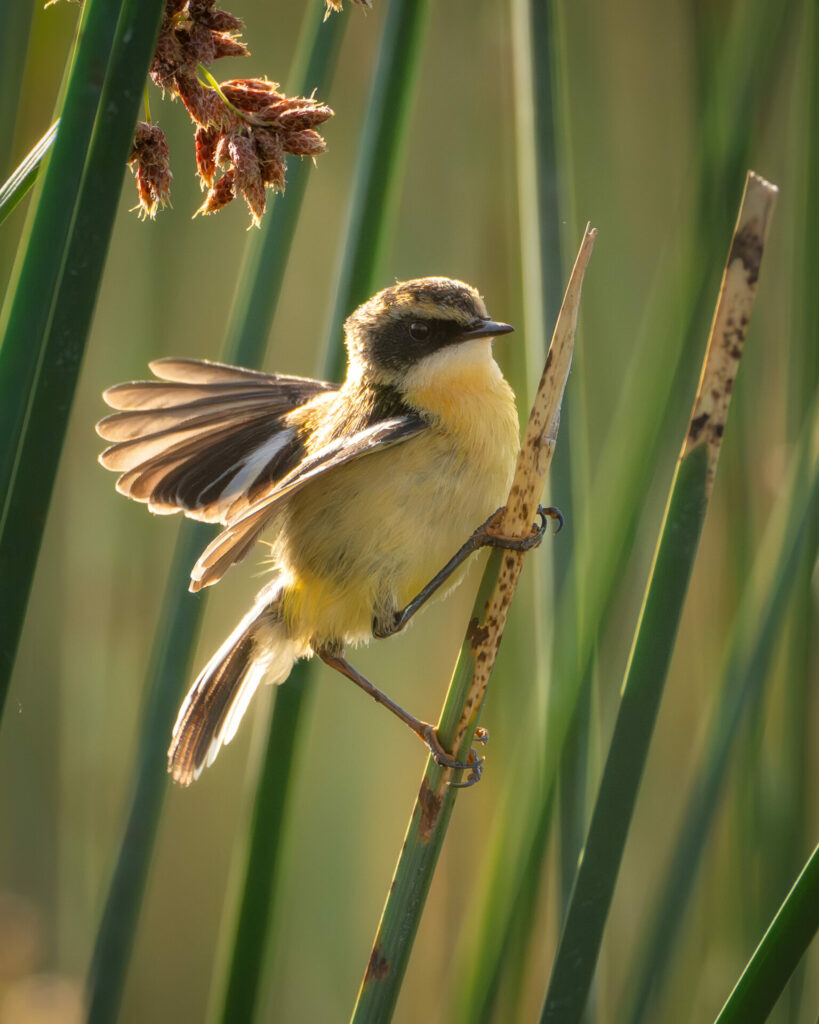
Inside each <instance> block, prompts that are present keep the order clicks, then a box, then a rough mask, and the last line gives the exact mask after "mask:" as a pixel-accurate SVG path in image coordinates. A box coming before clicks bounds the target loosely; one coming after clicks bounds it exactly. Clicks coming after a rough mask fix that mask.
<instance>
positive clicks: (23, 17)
mask: <svg viewBox="0 0 819 1024" xmlns="http://www.w3.org/2000/svg"><path fill="white" fill-rule="evenodd" d="M33 14H34V4H5V5H4V10H3V34H2V35H0V174H7V173H8V167H9V166H10V164H11V158H12V145H13V142H14V129H15V126H16V124H17V118H18V114H19V104H18V99H19V95H20V84H21V81H22V78H23V72H24V70H25V66H26V56H27V53H28V40H29V35H30V33H31V19H32V16H33Z"/></svg>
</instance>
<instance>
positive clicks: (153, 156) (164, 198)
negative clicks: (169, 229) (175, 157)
mask: <svg viewBox="0 0 819 1024" xmlns="http://www.w3.org/2000/svg"><path fill="white" fill-rule="evenodd" d="M128 163H129V164H130V165H131V169H132V170H133V172H134V174H135V175H136V186H137V193H138V195H139V207H138V209H139V212H140V216H141V217H142V218H143V219H144V218H145V217H150V218H151V219H153V218H154V217H155V216H156V211H157V207H162V206H165V205H166V203H168V202H169V201H170V200H169V196H170V191H171V178H172V177H173V175H172V174H171V167H170V161H169V160H168V143H167V140H166V139H165V133H164V132H163V131H162V129H161V128H160V127H159V126H158V125H155V124H148V122H147V121H138V122H137V126H136V132H135V133H134V145H133V149H132V150H131V155H130V157H129V158H128Z"/></svg>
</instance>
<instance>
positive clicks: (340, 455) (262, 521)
mask: <svg viewBox="0 0 819 1024" xmlns="http://www.w3.org/2000/svg"><path fill="white" fill-rule="evenodd" d="M427 426H428V424H427V423H426V421H425V420H423V419H422V418H421V417H420V416H416V415H414V414H413V413H406V414H403V415H400V416H393V417H391V418H390V419H386V420H381V421H379V422H378V423H375V424H373V425H372V426H369V427H367V428H366V429H364V430H359V431H357V432H356V433H353V434H349V435H347V436H345V437H340V438H337V439H335V440H333V441H331V442H330V443H329V444H327V445H325V446H324V447H323V448H319V449H318V450H316V451H315V452H312V453H311V454H310V455H307V456H305V458H304V459H303V460H302V461H301V462H300V463H299V465H298V466H297V467H296V468H295V469H293V470H292V471H291V472H290V473H288V475H287V476H285V477H284V478H283V479H281V480H280V481H279V482H278V483H276V484H275V485H273V486H272V487H271V489H270V490H269V491H268V493H267V494H265V495H264V497H262V498H259V500H257V501H256V502H254V503H253V504H251V505H245V506H244V507H243V508H241V509H238V508H237V510H232V512H231V514H230V515H229V517H228V523H227V528H226V529H225V530H223V531H222V532H221V533H220V534H219V536H218V537H216V538H215V539H214V540H213V541H211V543H210V544H209V545H208V547H207V548H205V550H204V551H203V553H202V555H201V556H200V558H199V560H198V561H197V563H196V565H195V566H194V567H193V571H192V572H191V585H190V589H191V590H193V591H197V590H201V589H202V588H203V587H208V586H210V585H211V584H212V583H216V582H217V581H218V580H220V579H221V578H222V576H223V575H224V574H225V572H226V571H227V570H228V569H229V568H230V566H231V565H234V564H235V563H236V562H239V561H241V560H242V559H243V558H244V557H245V555H246V554H247V553H248V551H249V550H250V548H251V546H252V545H253V543H254V542H255V541H256V539H257V538H258V536H259V534H260V533H261V532H262V530H263V529H264V528H265V527H266V526H267V525H268V523H270V521H271V520H272V519H273V517H274V516H275V515H276V513H277V512H278V511H280V509H281V507H282V503H283V502H284V501H285V500H286V499H287V498H288V497H290V495H292V494H293V493H294V492H295V491H297V490H300V489H301V488H302V487H304V486H306V485H307V484H309V483H312V482H313V481H315V480H317V479H318V478H319V477H322V476H324V475H325V474H327V473H332V472H333V470H334V469H337V468H338V467H339V466H344V465H346V464H347V463H349V462H352V461H353V460H354V459H360V458H361V457H362V456H365V455H370V454H371V453H372V452H379V451H383V450H384V449H385V448H388V447H390V446H392V445H395V444H400V443H401V442H403V441H407V440H408V439H409V438H411V437H415V436H416V435H417V434H419V433H421V431H423V430H425V429H426V428H427Z"/></svg>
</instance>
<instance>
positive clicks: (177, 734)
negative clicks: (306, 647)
mask: <svg viewBox="0 0 819 1024" xmlns="http://www.w3.org/2000/svg"><path fill="white" fill-rule="evenodd" d="M281 589H282V588H281V583H280V582H279V581H276V582H274V583H271V584H269V585H268V586H266V587H265V588H264V589H263V590H262V591H260V593H259V594H258V595H257V597H256V601H255V603H254V605H253V607H252V608H251V610H250V611H249V612H248V614H247V615H246V616H245V617H244V618H243V619H242V621H241V622H240V623H239V625H238V626H237V627H236V629H235V630H234V631H233V632H232V633H231V635H230V636H229V637H228V638H227V640H226V641H225V642H224V643H223V644H222V646H221V647H220V648H219V650H218V651H217V652H216V653H215V654H214V655H213V657H212V658H211V659H210V661H209V662H208V663H207V665H206V666H205V667H204V669H202V671H201V672H200V674H199V676H198V677H197V679H196V681H195V682H194V684H193V686H192V687H191V688H190V691H189V692H188V695H187V697H185V700H184V701H183V702H182V707H181V708H180V709H179V715H178V717H177V719H176V725H175V726H174V729H173V737H172V739H171V745H170V748H169V749H168V771H169V772H170V773H171V775H172V776H173V778H174V780H175V781H176V782H179V783H181V784H182V785H183V786H187V785H190V783H191V782H193V781H194V779H198V778H199V776H200V774H201V773H202V770H203V768H205V767H206V766H207V765H210V764H213V762H214V760H215V759H216V756H217V754H218V753H219V751H220V750H221V749H222V747H223V746H224V745H225V744H226V743H230V741H231V740H232V739H233V737H234V736H235V735H236V730H237V729H238V727H239V723H240V721H241V720H242V717H243V715H244V713H245V711H246V710H247V707H248V705H249V704H250V701H251V699H252V697H253V694H254V693H255V692H256V689H257V688H258V686H259V683H260V682H261V681H262V680H263V679H265V678H266V679H267V681H268V682H271V683H281V682H283V681H284V680H285V679H286V678H287V676H288V675H289V674H290V669H291V668H292V665H293V662H294V661H295V660H296V659H297V658H298V657H300V656H301V655H302V654H304V653H306V652H305V651H303V650H299V649H297V646H296V645H295V644H294V643H293V641H292V640H290V639H289V638H288V636H287V634H286V632H285V627H284V622H283V620H282V613H281Z"/></svg>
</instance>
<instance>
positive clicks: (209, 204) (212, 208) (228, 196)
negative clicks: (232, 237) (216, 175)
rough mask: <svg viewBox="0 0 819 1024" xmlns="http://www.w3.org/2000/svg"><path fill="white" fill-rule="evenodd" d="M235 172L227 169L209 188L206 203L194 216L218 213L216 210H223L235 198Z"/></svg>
mask: <svg viewBox="0 0 819 1024" xmlns="http://www.w3.org/2000/svg"><path fill="white" fill-rule="evenodd" d="M235 173H236V172H235V171H233V170H230V171H226V172H225V173H224V174H223V175H222V177H221V178H220V179H219V180H218V181H217V182H216V184H215V185H214V186H213V188H211V189H210V190H209V192H208V194H207V195H206V196H205V201H204V203H202V205H201V206H200V207H199V209H198V210H197V211H196V213H195V214H194V217H196V216H198V215H199V214H200V213H202V214H208V213H216V211H217V210H221V209H222V207H223V206H227V204H228V203H229V202H230V201H231V200H232V199H233V178H234V175H235Z"/></svg>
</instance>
